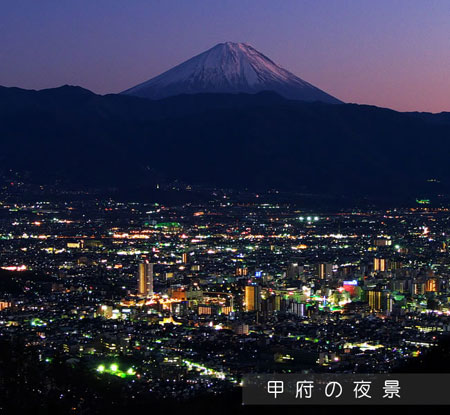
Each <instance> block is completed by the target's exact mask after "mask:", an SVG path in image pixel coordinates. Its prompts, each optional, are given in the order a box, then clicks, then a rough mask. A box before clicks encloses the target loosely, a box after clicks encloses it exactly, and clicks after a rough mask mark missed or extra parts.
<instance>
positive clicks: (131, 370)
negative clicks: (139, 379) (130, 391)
mask: <svg viewBox="0 0 450 415" xmlns="http://www.w3.org/2000/svg"><path fill="white" fill-rule="evenodd" d="M135 373H136V372H135V371H134V369H133V368H132V367H130V368H129V369H128V370H127V375H134V374H135Z"/></svg>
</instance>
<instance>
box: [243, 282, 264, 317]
mask: <svg viewBox="0 0 450 415" xmlns="http://www.w3.org/2000/svg"><path fill="white" fill-rule="evenodd" d="M244 309H245V311H260V309H261V288H260V287H259V286H258V285H247V286H246V287H245V296H244Z"/></svg>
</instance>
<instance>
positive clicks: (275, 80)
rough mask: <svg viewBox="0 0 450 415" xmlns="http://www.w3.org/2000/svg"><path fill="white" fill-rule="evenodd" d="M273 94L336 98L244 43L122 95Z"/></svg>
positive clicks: (218, 47) (193, 60)
mask: <svg viewBox="0 0 450 415" xmlns="http://www.w3.org/2000/svg"><path fill="white" fill-rule="evenodd" d="M261 91H275V92H277V93H279V94H280V95H282V96H284V97H286V98H289V99H297V100H304V101H322V102H328V103H340V102H341V101H339V100H338V99H336V98H334V97H332V96H331V95H329V94H327V93H326V92H324V91H322V90H320V89H318V88H316V87H315V86H313V85H311V84H309V83H308V82H306V81H304V80H303V79H300V78H299V77H297V76H296V75H294V74H293V73H291V72H289V71H287V70H286V69H283V68H281V67H280V66H278V65H277V64H276V63H274V62H273V61H272V60H270V59H269V58H268V57H266V56H264V55H263V54H262V53H260V52H258V51H257V50H256V49H254V48H253V47H252V46H250V45H248V44H246V43H232V42H226V43H219V44H218V45H216V46H214V47H213V48H211V49H209V50H207V51H206V52H203V53H201V54H200V55H197V56H194V57H193V58H191V59H189V60H187V61H185V62H183V63H181V64H180V65H177V66H175V67H174V68H172V69H169V70H168V71H166V72H164V73H162V74H161V75H158V76H156V77H155V78H152V79H150V80H149V81H146V82H144V83H142V84H139V85H136V86H135V87H133V88H130V89H127V90H126V91H124V92H122V93H123V94H127V95H135V96H139V97H144V98H152V99H160V98H166V97H169V96H173V95H179V94H197V93H240V92H244V93H257V92H261Z"/></svg>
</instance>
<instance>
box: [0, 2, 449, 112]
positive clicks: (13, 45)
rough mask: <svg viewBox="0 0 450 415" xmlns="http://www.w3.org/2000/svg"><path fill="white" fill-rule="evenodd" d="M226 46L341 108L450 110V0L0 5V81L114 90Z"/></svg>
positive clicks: (14, 3)
mask: <svg viewBox="0 0 450 415" xmlns="http://www.w3.org/2000/svg"><path fill="white" fill-rule="evenodd" d="M225 41H233V42H247V43H249V44H251V45H252V46H253V47H255V48H256V49H258V50H259V51H260V52H262V53H264V54H265V55H267V56H268V57H269V58H271V59H272V60H274V61H275V62H276V63H278V64H279V65H281V66H283V67H284V68H286V69H288V70H290V71H291V72H293V73H295V74H296V75H297V76H299V77H301V78H303V79H304V80H306V81H308V82H310V83H312V84H314V85H316V86H317V87H319V88H321V89H323V90H325V91H326V92H328V93H330V94H332V95H334V96H336V97H337V98H339V99H341V100H343V101H345V102H357V103H361V104H373V105H378V106H383V107H389V108H393V109H397V110H401V111H413V110H418V111H431V112H440V111H450V1H448V0H375V1H374V0H201V1H200V0H177V1H176V0H126V1H125V0H58V1H55V0H2V2H1V6H0V85H4V86H19V87H22V88H33V89H41V88H50V87H55V86H60V85H62V84H73V85H80V86H83V87H85V88H88V89H90V90H92V91H94V92H97V93H110V92H119V91H122V90H124V89H127V88H129V87H131V86H133V85H135V84H137V83H140V82H143V81H145V80H147V79H149V78H151V77H153V76H155V75H158V74H159V73H161V72H163V71H165V70H167V69H169V68H171V67H172V66H174V65H176V64H178V63H181V62H182V61H184V60H186V59H188V58H190V57H192V56H193V55H196V54H198V53H201V52H203V51H204V50H206V49H208V48H210V47H212V46H214V45H215V44H217V43H220V42H225Z"/></svg>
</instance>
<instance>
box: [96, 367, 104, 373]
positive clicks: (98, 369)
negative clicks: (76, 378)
mask: <svg viewBox="0 0 450 415" xmlns="http://www.w3.org/2000/svg"><path fill="white" fill-rule="evenodd" d="M104 371H105V366H103V365H99V366H98V367H97V372H100V373H102V372H104Z"/></svg>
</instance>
